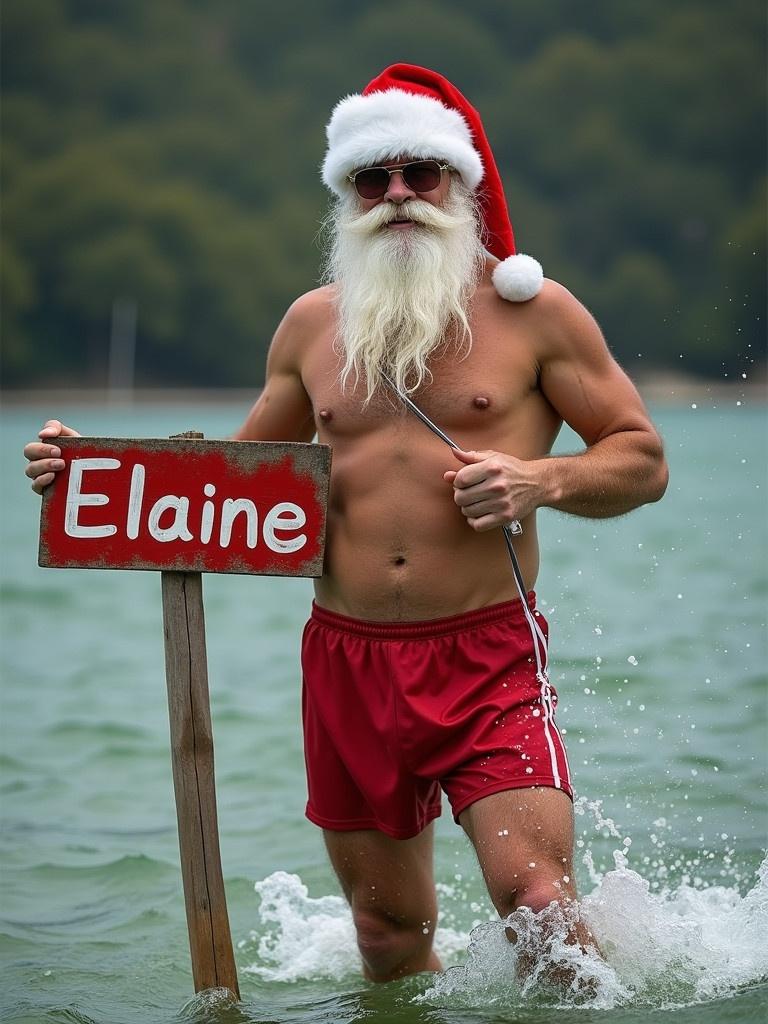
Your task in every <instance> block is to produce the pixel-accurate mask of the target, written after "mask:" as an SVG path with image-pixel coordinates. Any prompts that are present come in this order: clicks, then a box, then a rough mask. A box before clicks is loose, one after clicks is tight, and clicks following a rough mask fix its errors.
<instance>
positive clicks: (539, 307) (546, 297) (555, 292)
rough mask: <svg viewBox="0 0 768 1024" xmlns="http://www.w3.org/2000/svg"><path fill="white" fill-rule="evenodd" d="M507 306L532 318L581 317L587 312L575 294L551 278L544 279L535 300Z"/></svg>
mask: <svg viewBox="0 0 768 1024" xmlns="http://www.w3.org/2000/svg"><path fill="white" fill-rule="evenodd" d="M502 301H503V300H502ZM507 305H512V306H514V307H516V308H518V309H520V311H521V312H524V313H530V314H531V315H532V316H546V317H548V318H555V319H560V318H562V317H569V316H575V315H579V314H581V313H583V312H584V311H585V307H584V304H583V303H582V302H580V301H579V300H578V299H577V298H576V296H575V295H574V294H573V292H570V291H569V290H568V289H567V288H566V287H565V285H562V284H560V282H559V281H554V280H553V279H552V278H550V277H545V278H544V282H543V284H542V286H541V291H540V292H539V293H538V295H536V296H534V298H532V299H529V300H528V301H527V302H519V303H517V302H516V303H507Z"/></svg>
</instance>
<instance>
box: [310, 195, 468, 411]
mask: <svg viewBox="0 0 768 1024" xmlns="http://www.w3.org/2000/svg"><path fill="white" fill-rule="evenodd" d="M394 219H408V220H413V221H414V222H416V226H414V227H412V228H405V229H402V228H391V229H387V228H386V227H385V225H386V224H388V223H389V222H390V221H391V220H394ZM478 224H479V219H478V216H477V214H476V204H475V202H474V199H473V197H472V194H471V193H470V191H469V190H468V189H467V188H466V187H465V186H464V185H463V184H462V183H461V182H457V181H455V180H454V181H453V182H452V183H451V188H450V192H449V194H448V197H447V199H446V202H445V203H444V205H443V206H442V207H436V206H432V205H431V204H430V203H426V202H424V201H423V200H420V199H414V200H410V201H408V202H406V203H403V204H402V205H401V206H396V205H395V204H393V203H381V204H379V205H378V206H376V207H374V208H373V209H372V210H370V211H369V212H368V213H364V214H361V213H360V212H359V207H358V204H357V201H356V198H355V197H354V196H351V197H350V199H349V200H342V201H341V202H339V203H338V205H337V206H336V207H335V208H334V209H333V210H332V211H331V215H330V217H329V221H328V226H329V228H330V236H331V237H330V247H329V251H328V253H327V257H326V264H325V268H324V275H323V276H324V280H326V281H332V282H334V283H335V284H336V286H337V288H338V301H337V308H338V318H339V323H338V336H337V342H336V344H337V348H338V351H339V352H340V355H341V356H342V358H343V359H344V365H343V368H342V371H341V377H340V381H341V385H342V388H343V387H345V386H346V384H347V382H348V381H349V380H350V377H352V378H353V383H354V384H355V385H356V384H357V383H358V381H359V380H360V379H361V378H363V379H364V381H365V385H366V388H367V395H366V399H365V401H366V403H367V402H369V401H370V400H371V397H372V396H373V394H374V392H375V391H376V389H377V387H379V385H380V384H381V383H382V377H381V371H382V370H383V371H385V372H386V373H387V374H388V375H389V376H390V377H391V378H392V379H393V380H394V381H395V383H396V384H397V386H398V387H399V388H400V389H401V390H402V391H404V392H406V393H408V392H414V391H416V390H417V389H418V388H419V387H420V386H421V385H422V383H423V382H424V381H425V379H426V380H428V379H429V377H430V372H429V369H428V365H427V364H428V360H429V357H430V355H432V354H433V353H434V352H435V351H436V350H437V349H439V348H440V346H441V345H444V344H447V343H449V342H453V343H454V344H455V346H456V349H457V352H458V353H461V352H462V350H463V351H465V352H468V351H469V349H470V347H471V344H472V336H471V333H470V329H469V320H468V312H469V304H470V300H471V298H472V295H473V293H474V291H475V289H476V287H477V284H478V282H479V280H480V277H481V275H482V272H483V267H484V263H485V250H484V248H483V245H482V242H481V239H480V232H479V229H478Z"/></svg>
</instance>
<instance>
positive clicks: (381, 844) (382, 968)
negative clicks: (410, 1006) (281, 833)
mask: <svg viewBox="0 0 768 1024" xmlns="http://www.w3.org/2000/svg"><path fill="white" fill-rule="evenodd" d="M323 834H324V837H325V845H326V846H327V848H328V853H329V855H330V858H331V863H332V865H333V868H334V870H335V872H336V874H337V875H338V877H339V881H340V882H341V887H342V889H343V890H344V895H345V896H346V898H347V900H348V901H349V905H350V907H351V908H352V917H353V920H354V922H355V928H356V930H357V944H358V948H359V949H360V955H361V957H362V959H363V973H364V974H365V977H366V978H368V979H369V980H370V981H392V980H394V979H395V978H402V977H404V976H405V975H407V974H417V973H418V972H419V971H439V970H441V965H440V961H439V960H438V958H437V956H436V955H435V953H434V952H433V950H432V939H433V937H434V931H435V925H436V922H437V897H436V895H435V885H434V880H433V875H432V848H433V827H432V825H429V826H427V828H425V829H424V831H423V832H421V833H420V834H419V835H418V836H415V837H414V838H413V839H391V838H390V837H389V836H386V835H384V834H383V833H382V832H376V831H373V830H369V829H365V830H361V831H355V832H331V831H328V830H326V831H325V832H324V833H323Z"/></svg>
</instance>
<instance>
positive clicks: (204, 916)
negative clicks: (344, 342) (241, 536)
mask: <svg viewBox="0 0 768 1024" xmlns="http://www.w3.org/2000/svg"><path fill="white" fill-rule="evenodd" d="M182 436H184V437H202V436H203V435H202V434H198V433H193V432H189V433H186V434H184V435H182ZM160 575H161V579H162V591H163V633H164V638H165V678H166V683H167V686H168V713H169V719H170V732H171V760H172V765H173V787H174V791H175V795H176V817H177V820H178V827H179V851H180V854H181V874H182V881H183V886H184V903H185V905H186V911H187V929H188V931H189V948H190V952H191V955H192V978H193V982H194V986H195V991H196V992H201V991H202V990H204V989H209V988H227V989H229V990H230V992H232V993H233V995H234V996H235V997H236V998H237V999H239V998H240V989H239V987H238V983H237V969H236V967H235V957H234V952H233V950H232V936H231V933H230V928H229V915H228V913H227V901H226V895H225V892H224V876H223V873H222V870H221V853H220V850H219V828H218V816H217V813H216V784H215V779H214V770H213V730H212V728H211V708H210V699H209V695H208V663H207V656H206V648H205V617H204V612H203V582H202V574H201V573H199V572H173V571H164V572H161V574H160Z"/></svg>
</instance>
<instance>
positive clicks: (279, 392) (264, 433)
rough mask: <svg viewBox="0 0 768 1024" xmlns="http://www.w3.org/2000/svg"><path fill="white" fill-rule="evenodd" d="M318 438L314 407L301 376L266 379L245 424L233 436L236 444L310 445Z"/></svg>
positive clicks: (289, 375)
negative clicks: (295, 443) (292, 443)
mask: <svg viewBox="0 0 768 1024" xmlns="http://www.w3.org/2000/svg"><path fill="white" fill-rule="evenodd" d="M314 436H315V422H314V418H313V416H312V404H311V402H310V400H309V396H308V395H307V393H306V391H305V390H304V385H303V384H302V382H301V378H300V377H299V376H298V374H292V373H273V374H271V375H270V376H268V377H267V381H266V383H265V385H264V390H263V391H262V392H261V394H260V395H259V398H258V400H257V402H256V404H255V405H254V406H253V408H252V409H251V411H250V412H249V413H248V416H247V417H246V419H245V422H244V423H243V425H242V426H241V427H240V429H239V430H238V431H237V432H236V433H235V434H234V438H235V440H237V441H311V440H312V438H313V437H314Z"/></svg>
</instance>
